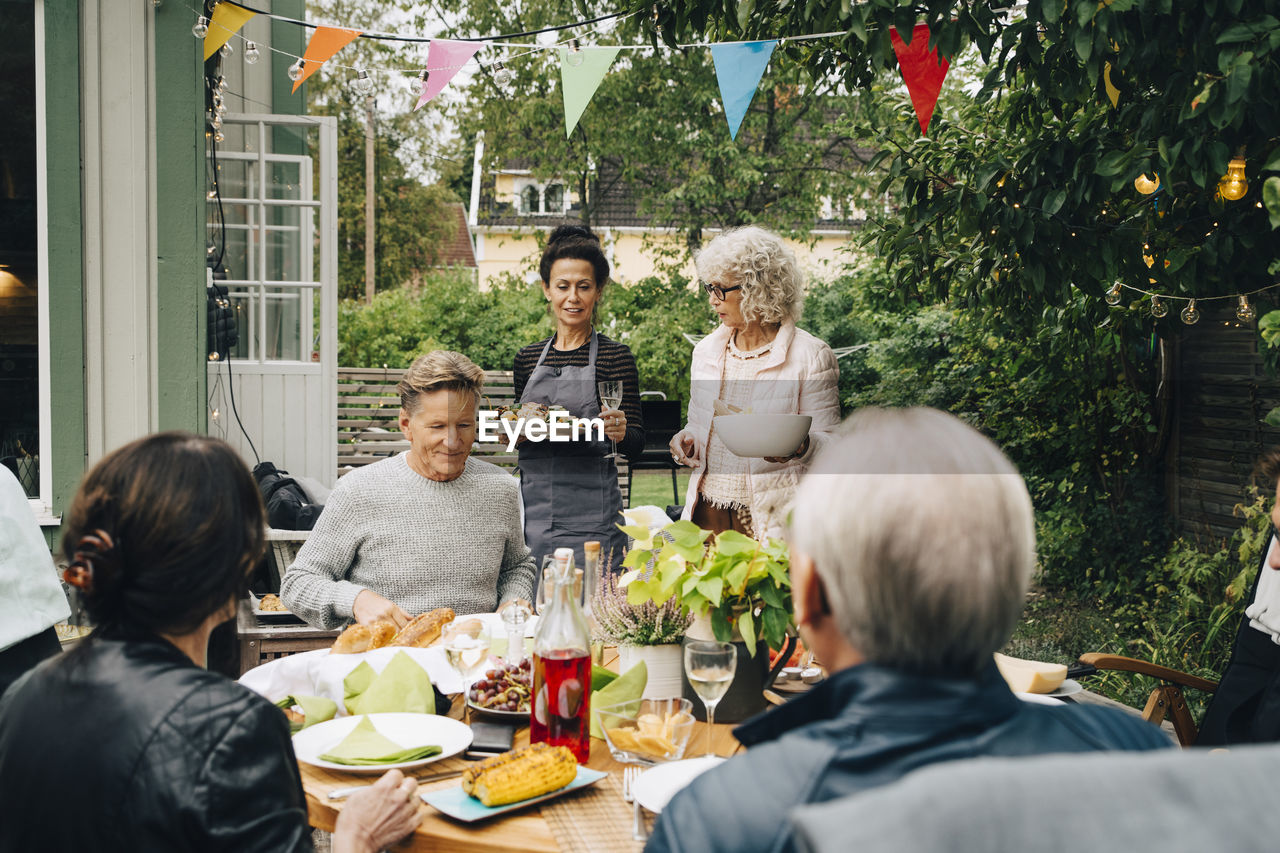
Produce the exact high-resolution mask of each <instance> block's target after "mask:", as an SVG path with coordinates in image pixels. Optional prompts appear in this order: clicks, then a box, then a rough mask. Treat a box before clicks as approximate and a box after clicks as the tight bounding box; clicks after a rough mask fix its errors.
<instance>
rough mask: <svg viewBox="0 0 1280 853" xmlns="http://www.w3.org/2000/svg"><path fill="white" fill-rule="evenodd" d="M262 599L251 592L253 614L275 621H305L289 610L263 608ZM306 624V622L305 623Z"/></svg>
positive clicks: (250, 599)
mask: <svg viewBox="0 0 1280 853" xmlns="http://www.w3.org/2000/svg"><path fill="white" fill-rule="evenodd" d="M261 603H262V599H261V598H258V596H256V595H254V594H253V593H249V604H250V606H251V607H252V608H253V615H254V616H257V617H258V618H259V619H270V620H274V621H277V622H279V621H283V620H289V621H291V622H303V619H302V617H301V616H295V615H294V614H293V613H291V612H290V611H288V610H263V609H262V608H261V607H260V606H259V605H261ZM304 624H305V623H304Z"/></svg>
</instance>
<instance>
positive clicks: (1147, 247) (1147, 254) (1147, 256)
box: [1142, 243, 1156, 269]
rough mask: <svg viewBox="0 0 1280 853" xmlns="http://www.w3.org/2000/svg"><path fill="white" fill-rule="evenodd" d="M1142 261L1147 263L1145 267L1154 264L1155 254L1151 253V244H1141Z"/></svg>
mask: <svg viewBox="0 0 1280 853" xmlns="http://www.w3.org/2000/svg"><path fill="white" fill-rule="evenodd" d="M1142 262H1143V263H1144V264H1146V265H1147V269H1151V268H1152V267H1154V266H1155V265H1156V256H1155V255H1153V254H1151V244H1150V243H1143V244H1142Z"/></svg>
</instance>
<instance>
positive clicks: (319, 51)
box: [293, 27, 360, 92]
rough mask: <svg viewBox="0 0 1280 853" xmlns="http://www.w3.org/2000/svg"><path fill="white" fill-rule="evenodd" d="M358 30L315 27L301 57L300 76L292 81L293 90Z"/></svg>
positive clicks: (346, 43) (357, 32) (344, 44)
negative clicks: (305, 50)
mask: <svg viewBox="0 0 1280 853" xmlns="http://www.w3.org/2000/svg"><path fill="white" fill-rule="evenodd" d="M359 36H360V30H347V29H343V28H341V27H316V31H315V34H314V35H312V36H311V41H309V42H307V53H306V55H305V56H303V57H302V76H301V77H299V78H298V79H297V80H294V81H293V91H295V92H296V91H298V87H299V86H301V85H302V84H303V83H304V82H305V81H306V79H307V78H308V77H310V76H311V75H312V74H315V73H316V72H317V71H319V70H320V66H321V65H324V64H325V63H326V62H328V61H329V60H330V59H331V58H332V57H333V55H334V54H335V53H337V52H338V51H340V50H342V49H343V48H344V47H346V46H347V45H349V44H351V42H352V41H353V40H355V39H356V38H359Z"/></svg>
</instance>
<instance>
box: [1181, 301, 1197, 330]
mask: <svg viewBox="0 0 1280 853" xmlns="http://www.w3.org/2000/svg"><path fill="white" fill-rule="evenodd" d="M1180 316H1181V317H1182V322H1184V323H1186V324H1187V325H1188V326H1194V325H1195V324H1196V323H1199V322H1200V309H1199V308H1197V307H1196V301H1195V300H1194V299H1192V300H1191V301H1190V302H1188V303H1187V307H1186V308H1183V309H1182V314H1181V315H1180Z"/></svg>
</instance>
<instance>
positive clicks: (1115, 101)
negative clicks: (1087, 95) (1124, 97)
mask: <svg viewBox="0 0 1280 853" xmlns="http://www.w3.org/2000/svg"><path fill="white" fill-rule="evenodd" d="M1102 85H1103V86H1104V87H1106V90H1107V99H1108V100H1110V101H1111V109H1113V110H1114V109H1116V108H1118V107H1119V106H1120V90H1119V89H1117V88H1116V84H1115V83H1112V82H1111V63H1110V62H1108V63H1106V65H1104V66H1103V68H1102Z"/></svg>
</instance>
